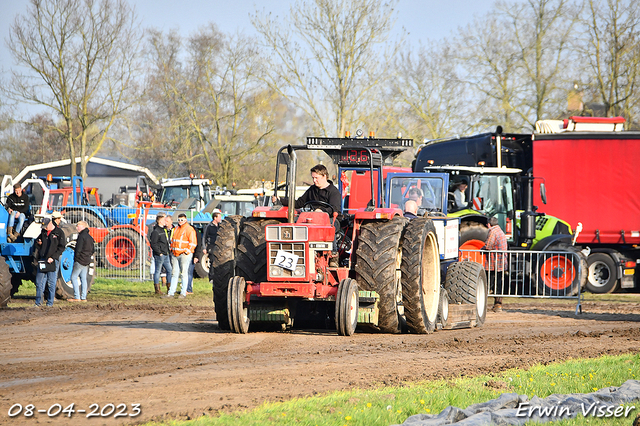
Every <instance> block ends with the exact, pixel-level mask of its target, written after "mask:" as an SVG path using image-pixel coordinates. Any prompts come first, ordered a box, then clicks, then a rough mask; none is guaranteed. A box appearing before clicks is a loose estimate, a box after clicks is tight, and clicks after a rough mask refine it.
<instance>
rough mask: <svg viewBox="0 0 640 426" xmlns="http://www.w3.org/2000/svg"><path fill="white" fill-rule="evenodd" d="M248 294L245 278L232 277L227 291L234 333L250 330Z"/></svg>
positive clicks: (230, 319) (243, 332) (229, 313)
mask: <svg viewBox="0 0 640 426" xmlns="http://www.w3.org/2000/svg"><path fill="white" fill-rule="evenodd" d="M246 296H247V284H246V282H245V280H244V278H242V277H233V278H231V279H230V280H229V289H228V293H227V310H228V315H229V324H230V326H231V331H233V332H234V333H240V334H246V333H247V332H248V331H249V322H250V320H249V307H248V306H247V303H246Z"/></svg>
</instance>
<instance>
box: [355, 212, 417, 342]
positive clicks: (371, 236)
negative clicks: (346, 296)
mask: <svg viewBox="0 0 640 426" xmlns="http://www.w3.org/2000/svg"><path fill="white" fill-rule="evenodd" d="M406 224H407V219H406V218H404V217H402V216H396V217H394V218H393V219H392V220H389V221H370V222H367V223H364V224H363V225H362V226H361V228H360V236H359V237H358V240H357V249H356V265H355V270H356V274H357V279H358V285H359V287H361V288H362V289H364V290H369V291H375V292H377V293H378V295H379V296H380V302H379V305H378V307H379V313H378V328H379V329H380V330H381V331H383V332H385V333H399V332H400V331H401V321H400V318H399V317H400V312H399V310H398V307H399V301H398V294H399V293H401V291H402V289H401V283H400V280H399V279H398V278H399V277H398V275H399V274H398V272H399V269H400V264H401V262H402V247H401V245H400V241H401V237H402V232H403V230H404V227H405V226H406ZM400 300H402V299H400Z"/></svg>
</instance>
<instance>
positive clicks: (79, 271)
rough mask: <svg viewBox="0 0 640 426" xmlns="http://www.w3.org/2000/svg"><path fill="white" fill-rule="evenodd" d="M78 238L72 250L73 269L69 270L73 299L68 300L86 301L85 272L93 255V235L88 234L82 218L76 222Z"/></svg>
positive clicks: (87, 226)
mask: <svg viewBox="0 0 640 426" xmlns="http://www.w3.org/2000/svg"><path fill="white" fill-rule="evenodd" d="M76 229H77V230H78V239H77V240H76V248H75V249H74V252H73V270H72V271H71V282H72V283H73V299H69V302H80V301H82V302H86V301H87V291H88V287H87V274H88V273H89V265H90V264H91V256H93V244H94V241H93V237H92V236H91V235H89V225H88V224H87V222H85V221H84V220H81V221H80V222H78V223H77V224H76Z"/></svg>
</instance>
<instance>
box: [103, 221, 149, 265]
mask: <svg viewBox="0 0 640 426" xmlns="http://www.w3.org/2000/svg"><path fill="white" fill-rule="evenodd" d="M102 252H103V253H104V258H105V263H106V266H107V267H112V268H116V269H137V268H139V267H140V259H139V257H140V235H139V234H138V233H137V232H136V231H134V230H133V229H126V228H119V229H114V230H112V231H110V232H109V233H108V234H107V236H106V237H104V240H102Z"/></svg>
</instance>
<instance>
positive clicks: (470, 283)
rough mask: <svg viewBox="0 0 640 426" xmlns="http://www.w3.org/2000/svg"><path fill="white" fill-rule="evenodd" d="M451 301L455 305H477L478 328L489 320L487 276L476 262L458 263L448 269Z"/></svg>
mask: <svg viewBox="0 0 640 426" xmlns="http://www.w3.org/2000/svg"><path fill="white" fill-rule="evenodd" d="M444 289H445V290H447V295H448V296H449V300H450V301H451V302H453V303H462V304H469V305H475V307H476V309H475V311H476V326H478V327H479V326H481V325H482V324H484V321H485V320H486V319H487V300H488V297H487V275H486V273H485V271H484V268H483V267H482V265H480V264H479V263H476V262H469V261H464V262H456V263H452V264H451V266H449V269H447V277H446V279H445V281H444Z"/></svg>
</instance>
